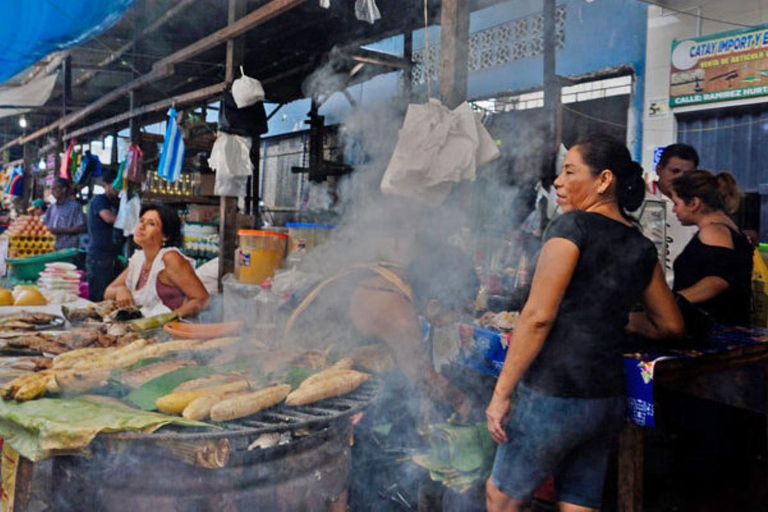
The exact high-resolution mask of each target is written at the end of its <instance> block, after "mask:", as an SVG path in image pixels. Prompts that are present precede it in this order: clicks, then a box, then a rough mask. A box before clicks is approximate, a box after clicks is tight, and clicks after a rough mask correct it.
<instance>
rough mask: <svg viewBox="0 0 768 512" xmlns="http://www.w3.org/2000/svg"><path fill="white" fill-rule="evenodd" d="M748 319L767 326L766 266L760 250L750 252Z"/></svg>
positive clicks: (752, 322) (755, 323)
mask: <svg viewBox="0 0 768 512" xmlns="http://www.w3.org/2000/svg"><path fill="white" fill-rule="evenodd" d="M749 313H750V314H749V321H750V323H751V324H752V325H755V326H758V327H768V266H766V264H765V261H764V260H763V257H762V256H761V255H760V251H758V250H757V249H755V251H754V253H753V254H752V306H751V309H750V312H749Z"/></svg>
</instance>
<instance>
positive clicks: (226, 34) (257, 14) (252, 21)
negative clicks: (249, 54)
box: [0, 0, 306, 151]
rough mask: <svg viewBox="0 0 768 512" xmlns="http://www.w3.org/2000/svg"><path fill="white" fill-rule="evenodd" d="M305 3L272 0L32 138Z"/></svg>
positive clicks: (302, 0) (74, 120) (78, 118)
mask: <svg viewBox="0 0 768 512" xmlns="http://www.w3.org/2000/svg"><path fill="white" fill-rule="evenodd" d="M305 2H306V0H272V1H271V2H269V3H268V4H266V5H263V6H262V7H259V8H258V9H256V10H255V11H252V12H251V13H249V14H247V15H246V16H244V17H243V18H241V19H239V20H238V21H237V22H235V23H233V24H231V25H228V26H227V27H225V28H223V29H221V30H218V31H216V32H214V33H213V34H211V35H209V36H208V37H204V38H203V39H201V40H199V41H197V42H196V43H193V44H191V45H189V46H187V47H186V48H183V49H181V50H179V51H178V52H176V53H173V54H171V55H169V56H168V57H165V58H164V59H161V60H160V61H158V62H155V64H154V65H153V66H152V71H151V72H149V73H147V74H145V75H142V76H140V77H138V78H137V79H136V80H134V81H132V82H129V83H127V84H125V85H123V86H122V87H120V88H118V89H115V90H114V91H112V92H110V93H108V94H106V95H105V96H102V97H101V98H99V99H98V100H96V101H95V102H93V103H91V104H90V105H89V106H88V107H86V108H84V109H82V110H79V111H77V112H74V113H72V114H70V115H68V116H66V117H64V118H62V119H60V120H59V121H57V122H56V123H53V124H51V125H48V126H47V127H46V128H45V129H41V130H38V131H36V132H35V133H34V134H33V135H35V137H34V138H38V137H41V136H43V135H45V134H47V133H48V132H50V131H51V130H54V129H56V128H59V129H64V128H66V127H68V126H71V125H73V124H75V123H77V122H78V121H81V120H82V119H84V118H86V117H87V116H89V115H90V114H92V113H94V112H96V111H97V110H99V109H100V108H102V107H104V106H105V105H108V104H110V103H112V102H113V101H115V100H117V99H118V98H120V97H122V96H125V95H127V94H129V93H130V92H132V91H135V90H137V89H139V88H141V87H144V86H146V85H149V84H151V83H153V82H156V81H158V80H162V79H163V78H167V77H169V76H171V75H173V64H174V63H177V62H181V61H183V60H185V59H188V58H190V57H193V56H195V55H197V54H199V53H201V52H204V51H206V50H208V49H210V48H214V47H216V46H218V45H220V44H223V43H224V42H226V41H227V40H228V39H231V38H234V37H237V36H239V35H242V34H244V33H245V32H247V31H249V30H251V29H253V28H255V27H257V26H259V25H261V24H262V23H265V22H267V21H269V20H271V19H272V18H275V17H277V16H279V15H281V14H283V13H285V12H287V11H289V10H291V9H294V8H296V7H298V6H299V5H301V4H303V3H305ZM34 138H30V136H28V137H26V138H25V139H26V140H33V139H34ZM20 141H21V137H20V138H18V139H15V141H11V142H10V143H8V144H6V145H5V146H3V147H2V148H0V151H1V150H3V149H6V148H8V147H13V146H16V145H17V144H19V143H20Z"/></svg>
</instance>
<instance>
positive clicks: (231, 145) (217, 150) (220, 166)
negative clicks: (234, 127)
mask: <svg viewBox="0 0 768 512" xmlns="http://www.w3.org/2000/svg"><path fill="white" fill-rule="evenodd" d="M251 144H252V140H251V138H250V137H241V136H239V135H230V134H228V133H222V132H219V134H218V136H217V137H216V142H215V143H214V144H213V149H212V150H211V157H210V158H209V159H208V165H209V166H210V167H211V169H213V170H214V171H216V182H215V183H214V186H213V193H214V194H216V195H217V196H231V197H240V196H244V195H245V190H246V188H247V185H248V177H249V176H251V174H252V172H253V164H252V163H251V158H250V152H251Z"/></svg>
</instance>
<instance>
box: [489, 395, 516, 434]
mask: <svg viewBox="0 0 768 512" xmlns="http://www.w3.org/2000/svg"><path fill="white" fill-rule="evenodd" d="M510 404H511V402H510V399H509V397H503V396H500V395H498V394H496V393H494V394H493V398H491V403H489V404H488V408H487V409H486V410H485V420H486V422H487V423H488V432H489V433H490V434H491V437H492V438H493V440H494V441H495V442H496V443H497V444H503V443H506V442H507V433H506V432H505V430H504V427H506V426H507V420H508V419H509V410H510V407H511V406H510Z"/></svg>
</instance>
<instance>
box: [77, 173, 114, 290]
mask: <svg viewBox="0 0 768 512" xmlns="http://www.w3.org/2000/svg"><path fill="white" fill-rule="evenodd" d="M116 177H117V171H115V170H114V169H112V168H105V169H104V171H103V173H102V176H101V178H102V180H103V182H104V193H103V194H98V195H96V196H94V197H93V199H91V202H90V203H89V204H88V250H87V255H86V260H85V268H86V275H87V278H88V296H89V298H90V300H92V301H95V302H99V301H102V300H104V291H105V290H106V289H107V286H109V283H111V282H112V281H113V280H114V279H115V277H116V275H117V272H115V270H116V265H117V257H118V255H119V254H120V246H119V245H118V244H117V243H116V241H115V236H114V224H115V220H116V219H117V211H118V207H119V204H120V202H119V200H118V193H117V190H115V188H114V187H113V186H112V182H113V181H114V180H115V178H116Z"/></svg>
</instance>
